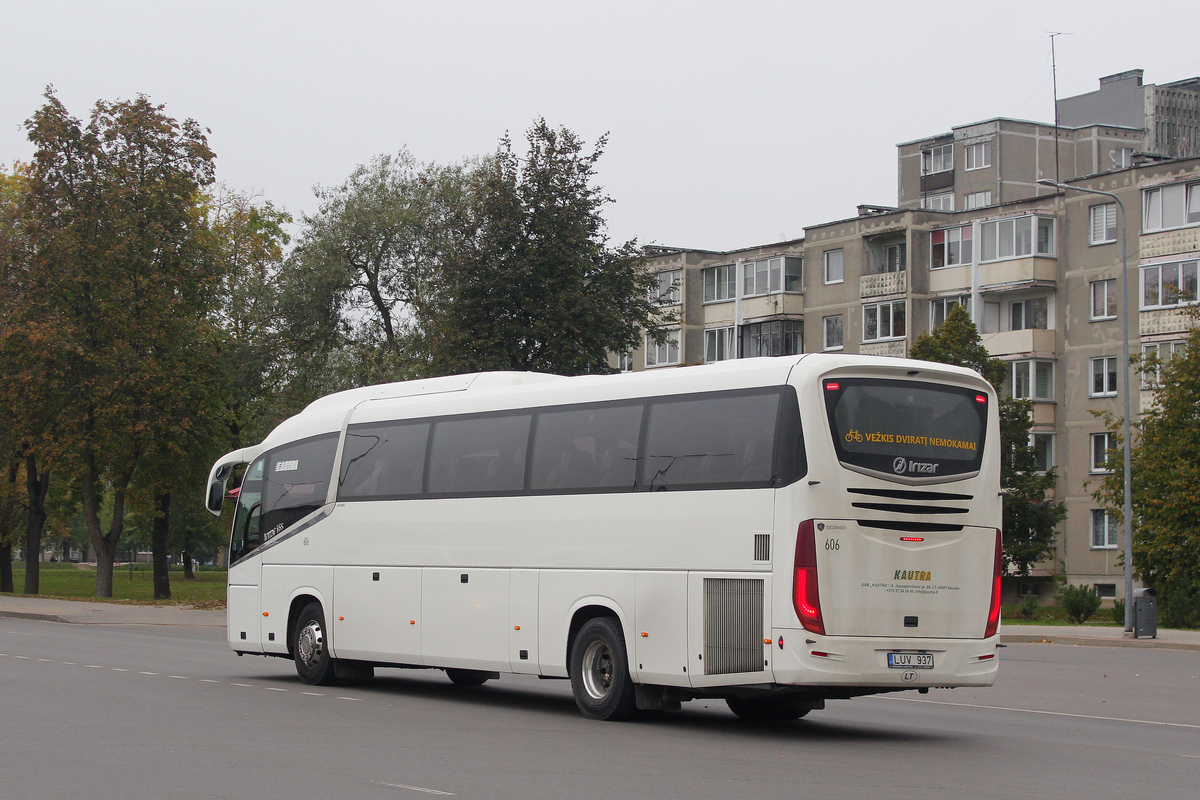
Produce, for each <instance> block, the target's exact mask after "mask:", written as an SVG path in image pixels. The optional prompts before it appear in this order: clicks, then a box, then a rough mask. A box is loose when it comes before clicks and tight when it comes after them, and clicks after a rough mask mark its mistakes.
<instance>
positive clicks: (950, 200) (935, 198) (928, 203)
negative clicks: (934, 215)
mask: <svg viewBox="0 0 1200 800" xmlns="http://www.w3.org/2000/svg"><path fill="white" fill-rule="evenodd" d="M923 205H924V206H925V208H926V210H928V211H953V210H954V192H944V193H942V194H931V195H929V196H928V197H926V198H925V200H924V202H923Z"/></svg>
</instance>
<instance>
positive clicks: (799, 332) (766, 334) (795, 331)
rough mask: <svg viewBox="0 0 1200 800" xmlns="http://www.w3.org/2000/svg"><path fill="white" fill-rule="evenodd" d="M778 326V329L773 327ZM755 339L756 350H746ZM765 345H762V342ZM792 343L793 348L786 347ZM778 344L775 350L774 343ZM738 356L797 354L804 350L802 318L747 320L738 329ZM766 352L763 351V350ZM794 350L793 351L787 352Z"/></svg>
mask: <svg viewBox="0 0 1200 800" xmlns="http://www.w3.org/2000/svg"><path fill="white" fill-rule="evenodd" d="M777 326H778V330H775V328H776V327H777ZM755 341H757V345H758V347H757V352H748V351H749V350H750V347H749V345H750V344H753V343H755ZM764 342H766V343H767V345H766V346H765V347H764V346H763V343H764ZM789 342H791V343H792V344H794V347H793V348H789V347H788V343H789ZM776 343H777V344H778V345H779V348H778V349H779V352H778V353H776V352H773V351H774V350H775V347H774V346H773V345H774V344H776ZM738 344H739V355H738V357H739V358H753V357H755V356H790V355H799V354H800V353H803V352H804V320H799V319H774V320H764V321H762V322H748V323H746V324H745V325H743V326H742V327H741V330H739V331H738ZM764 350H765V351H767V352H763V351H764ZM788 350H794V352H788Z"/></svg>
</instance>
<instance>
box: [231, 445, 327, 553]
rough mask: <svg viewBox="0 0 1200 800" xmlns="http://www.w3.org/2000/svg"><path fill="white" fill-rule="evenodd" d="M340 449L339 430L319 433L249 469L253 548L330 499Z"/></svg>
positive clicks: (246, 522) (245, 486)
mask: <svg viewBox="0 0 1200 800" xmlns="http://www.w3.org/2000/svg"><path fill="white" fill-rule="evenodd" d="M336 450H337V435H336V434H328V435H325V436H317V437H314V438H312V439H305V440H303V441H300V442H294V443H292V444H288V445H284V446H283V447H279V448H277V449H275V450H272V451H271V452H269V453H267V454H266V455H264V456H263V457H262V459H261V460H260V461H256V462H255V463H254V464H253V465H252V466H251V467H250V469H249V470H247V473H246V478H245V479H244V480H243V481H242V490H241V492H239V494H238V516H239V522H240V523H241V524H242V525H243V530H245V531H246V535H245V540H246V541H245V544H246V550H247V551H249V550H250V549H253V546H256V545H258V544H261V543H264V542H267V541H270V540H271V539H272V538H273V537H274V536H276V535H278V534H280V533H282V532H283V531H284V529H285V528H287V527H288V526H289V525H291V524H292V523H294V522H297V521H298V520H299V519H300V518H301V517H305V516H307V515H308V514H310V513H312V512H313V511H316V510H317V509H318V508H320V507H321V506H323V505H325V498H326V496H327V494H328V492H329V480H330V478H331V477H332V475H333V456H334V453H335V451H336ZM259 476H261V478H260V477H259ZM242 493H245V495H246V496H245V498H243V497H242ZM256 495H257V498H256ZM260 531H261V536H260V534H259V532H260Z"/></svg>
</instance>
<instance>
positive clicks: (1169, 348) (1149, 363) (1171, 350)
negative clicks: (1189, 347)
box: [1142, 340, 1184, 389]
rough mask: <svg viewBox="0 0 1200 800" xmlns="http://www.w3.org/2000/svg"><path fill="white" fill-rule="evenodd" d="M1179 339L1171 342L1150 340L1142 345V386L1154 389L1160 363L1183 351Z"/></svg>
mask: <svg viewBox="0 0 1200 800" xmlns="http://www.w3.org/2000/svg"><path fill="white" fill-rule="evenodd" d="M1183 347H1184V343H1183V341H1181V340H1176V341H1173V342H1150V343H1149V344H1144V345H1142V388H1143V389H1156V388H1158V385H1159V377H1160V374H1159V373H1160V372H1161V370H1162V365H1163V364H1165V363H1166V362H1168V361H1170V360H1171V359H1172V358H1174V357H1175V356H1177V355H1179V354H1180V353H1182V352H1183Z"/></svg>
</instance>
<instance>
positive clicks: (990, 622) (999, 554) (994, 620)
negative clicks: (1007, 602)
mask: <svg viewBox="0 0 1200 800" xmlns="http://www.w3.org/2000/svg"><path fill="white" fill-rule="evenodd" d="M1003 574H1004V549H1003V547H1002V546H1001V543H1000V531H996V559H995V561H993V562H992V605H991V608H989V609H988V618H987V627H986V628H984V629H983V638H985V639H987V638H989V637H992V636H995V635H996V630H997V629H998V628H999V627H1000V578H1001V576H1002V575H1003Z"/></svg>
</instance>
